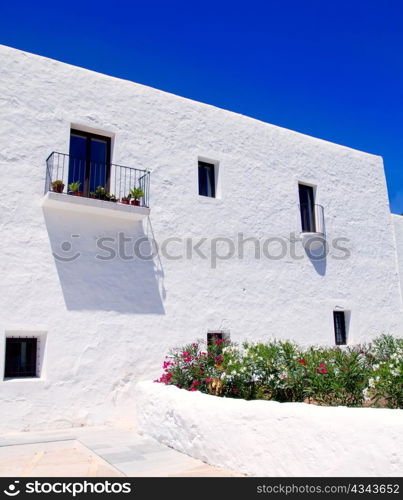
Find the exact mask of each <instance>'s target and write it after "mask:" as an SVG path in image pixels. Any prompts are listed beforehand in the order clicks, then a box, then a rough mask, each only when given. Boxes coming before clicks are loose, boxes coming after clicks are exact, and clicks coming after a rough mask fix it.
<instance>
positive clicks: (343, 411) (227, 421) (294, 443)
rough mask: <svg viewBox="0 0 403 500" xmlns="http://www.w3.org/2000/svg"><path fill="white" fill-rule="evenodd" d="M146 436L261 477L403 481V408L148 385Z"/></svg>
mask: <svg viewBox="0 0 403 500" xmlns="http://www.w3.org/2000/svg"><path fill="white" fill-rule="evenodd" d="M136 393H137V420H138V426H139V430H140V432H142V433H144V434H147V435H149V436H152V437H153V438H155V439H157V440H158V441H160V442H161V443H164V444H166V445H168V446H171V447H172V448H175V449H177V450H179V451H182V452H184V453H187V454H188V455H191V456H192V457H195V458H199V459H201V460H203V461H205V462H207V463H210V464H212V465H217V466H222V467H226V468H229V469H232V470H234V471H237V472H243V473H246V474H250V475H253V476H325V477H326V476H402V475H403V457H402V453H403V418H402V417H403V411H402V410H388V409H371V408H346V407H322V406H314V405H308V404H304V403H277V402H274V401H245V400H239V399H230V398H219V397H216V396H209V395H207V394H201V393H200V392H188V391H185V390H183V389H178V388H176V387H174V386H165V385H162V384H157V383H153V382H140V383H139V384H137V387H136Z"/></svg>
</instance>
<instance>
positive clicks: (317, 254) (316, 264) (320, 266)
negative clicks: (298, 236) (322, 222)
mask: <svg viewBox="0 0 403 500" xmlns="http://www.w3.org/2000/svg"><path fill="white" fill-rule="evenodd" d="M303 247H304V250H305V253H306V255H307V257H308V258H309V260H310V262H311V264H312V266H313V268H314V269H315V271H316V272H317V273H318V274H319V275H320V276H325V275H326V267H327V243H326V239H325V238H324V237H322V236H313V237H312V238H309V239H307V240H306V242H305V244H304V245H303Z"/></svg>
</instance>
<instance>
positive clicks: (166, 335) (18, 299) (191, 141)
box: [0, 46, 402, 431]
mask: <svg viewBox="0 0 403 500" xmlns="http://www.w3.org/2000/svg"><path fill="white" fill-rule="evenodd" d="M0 67H1V72H0V116H1V119H0V143H1V147H0V175H1V182H0V189H1V196H0V224H1V234H2V239H1V244H0V245H1V256H2V258H1V259H0V272H1V277H2V279H1V281H0V296H1V303H0V412H1V416H2V418H1V423H0V430H1V431H11V430H29V429H42V428H51V427H65V426H68V425H71V426H80V425H97V424H103V423H108V422H122V423H124V422H126V421H130V420H131V419H132V415H133V414H134V410H135V404H136V403H135V395H134V384H135V382H136V381H138V380H142V379H145V378H147V379H152V378H155V377H157V376H158V375H159V374H160V372H161V368H160V367H161V362H162V359H163V357H164V355H165V353H166V352H167V351H168V349H169V348H170V347H172V346H176V345H181V344H184V343H187V342H190V341H193V340H194V339H196V338H205V336H206V332H207V330H209V329H216V328H225V329H227V330H230V333H231V338H232V339H234V340H243V339H255V340H258V339H259V340H267V339H270V338H273V337H277V338H288V339H289V338H291V339H294V340H296V341H298V342H300V343H303V344H304V343H305V344H306V343H322V344H333V343H334V332H333V316H332V311H333V309H334V308H337V307H341V308H344V309H346V310H348V311H350V313H349V317H350V321H349V342H350V343H355V342H362V341H367V340H369V339H371V338H373V337H374V336H377V335H379V334H380V333H383V332H388V333H391V334H398V335H400V334H401V328H402V311H401V298H400V292H399V278H398V274H397V268H396V256H395V242H394V235H393V225H392V219H391V217H390V213H389V205H388V197H387V191H386V184H385V177H384V171H383V165H382V159H381V158H380V157H378V156H374V155H370V154H367V153H362V152H359V151H355V150H352V149H349V148H346V147H343V146H339V145H335V144H331V143H328V142H325V141H323V140H319V139H315V138H312V137H308V136H305V135H303V134H300V133H297V132H293V131H290V130H286V129H283V128H280V127H276V126H273V125H269V124H266V123H263V122H260V121H257V120H254V119H251V118H248V117H245V116H242V115H239V114H235V113H231V112H228V111H224V110H221V109H218V108H215V107H213V106H209V105H206V104H201V103H198V102H194V101H191V100H188V99H184V98H181V97H177V96H175V95H171V94H167V93H165V92H161V91H159V90H156V89H152V88H149V87H145V86H143V85H139V84H136V83H132V82H128V81H123V80H119V79H116V78H112V77H109V76H105V75H101V74H97V73H94V72H91V71H87V70H84V69H81V68H77V67H73V66H70V65H67V64H63V63H60V62H57V61H53V60H50V59H46V58H43V57H39V56H36V55H32V54H28V53H25V52H21V51H18V50H15V49H11V48H8V47H4V46H1V47H0ZM72 125H74V127H75V128H78V127H81V128H83V129H85V130H95V131H98V132H99V133H105V134H108V135H109V136H111V137H112V139H113V141H112V142H113V151H112V162H113V163H116V164H121V165H128V166H133V167H137V168H143V169H149V170H151V196H150V208H151V213H150V216H149V217H148V218H147V219H144V220H143V221H135V220H133V221H131V220H123V219H122V220H120V219H119V218H113V217H103V216H102V215H99V214H96V213H90V212H88V211H85V208H83V211H82V213H81V212H73V211H71V210H65V209H64V208H63V206H62V204H60V208H58V207H55V206H49V207H46V206H45V207H42V206H41V200H42V198H43V189H44V182H45V159H46V158H47V157H48V155H49V154H50V153H51V152H52V151H59V152H65V153H68V151H69V133H70V128H71V126H72ZM200 158H201V159H204V160H211V161H213V162H215V164H216V165H218V168H219V174H218V176H219V180H218V183H219V196H220V197H219V198H217V199H211V198H206V197H201V196H198V191H197V162H198V159H200ZM299 181H302V182H305V183H311V184H313V185H316V186H317V187H316V193H317V203H320V204H321V205H323V206H324V210H325V224H326V235H327V236H326V237H327V239H328V241H331V239H332V238H335V237H343V238H347V239H348V243H347V244H344V243H343V245H342V246H348V248H349V250H350V252H351V257H350V258H349V259H348V260H336V259H334V258H331V257H328V258H327V260H326V261H325V262H322V263H317V262H316V263H315V262H313V261H312V260H310V259H309V258H308V257H307V256H306V254H305V252H304V250H303V247H302V244H301V242H297V244H296V253H297V254H298V255H299V256H302V259H301V260H295V259H293V258H291V257H290V256H287V257H285V258H283V259H281V260H267V259H260V260H256V259H254V256H253V246H252V245H250V246H249V247H248V245H246V246H245V256H244V258H243V259H238V258H233V259H230V260H226V261H222V262H218V264H217V268H216V269H212V268H211V266H210V264H209V260H202V259H201V258H198V257H194V258H193V259H192V260H184V259H181V260H167V259H166V258H164V257H163V256H161V255H160V256H159V257H156V258H154V259H153V260H149V261H141V262H140V261H138V260H127V259H126V260H125V259H124V258H122V257H121V256H119V255H118V256H117V257H116V258H115V259H113V260H109V261H105V260H99V259H96V258H95V257H96V255H97V254H99V251H98V250H97V249H96V246H95V243H96V241H97V239H99V238H100V237H107V238H115V239H116V238H117V237H118V234H119V233H124V234H125V235H128V236H131V237H135V236H140V237H143V236H146V237H150V238H154V239H155V240H156V241H157V243H158V244H161V243H162V242H163V241H164V239H165V238H167V237H172V236H174V237H179V238H195V239H199V238H214V237H220V236H226V237H231V238H236V235H237V233H238V232H242V233H244V237H245V238H246V237H256V238H267V237H269V236H275V237H282V238H290V233H292V232H295V233H296V234H299V231H300V218H299V207H298V203H299V201H298V182H299ZM66 241H67V242H71V244H72V248H71V251H66V252H64V251H63V252H61V246H62V244H63V242H66ZM115 247H116V246H115ZM205 248H206V246H204V247H202V249H203V250H205ZM223 250H224V251H225V250H226V248H225V246H224V249H223ZM181 251H182V247H179V246H178V245H175V244H172V246H171V252H172V253H180V252H181ZM76 252H80V254H81V256H80V258H79V259H77V260H74V261H72V262H61V261H58V260H56V259H55V257H54V255H53V254H54V253H59V254H60V253H61V254H62V256H63V257H70V256H74V255H75V254H76ZM336 254H338V255H340V252H336ZM102 255H104V253H102ZM15 330H19V331H26V332H27V335H29V334H30V332H32V331H41V332H46V334H47V337H46V338H47V341H46V353H45V356H44V364H45V366H43V373H44V374H45V376H44V377H41V379H40V380H34V379H31V380H18V381H16V380H10V381H3V380H1V378H2V374H3V373H4V367H3V363H4V336H6V334H7V332H8V331H15Z"/></svg>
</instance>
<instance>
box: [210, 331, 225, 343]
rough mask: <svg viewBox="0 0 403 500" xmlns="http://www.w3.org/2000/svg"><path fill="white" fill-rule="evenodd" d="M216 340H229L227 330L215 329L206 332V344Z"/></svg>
mask: <svg viewBox="0 0 403 500" xmlns="http://www.w3.org/2000/svg"><path fill="white" fill-rule="evenodd" d="M216 340H229V331H227V330H225V331H223V330H221V331H220V330H216V331H211V332H208V333H207V345H211V344H213V343H214V342H215V341H216Z"/></svg>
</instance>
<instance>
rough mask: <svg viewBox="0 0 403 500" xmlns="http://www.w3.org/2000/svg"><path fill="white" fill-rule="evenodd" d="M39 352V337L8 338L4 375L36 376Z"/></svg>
mask: <svg viewBox="0 0 403 500" xmlns="http://www.w3.org/2000/svg"><path fill="white" fill-rule="evenodd" d="M37 353H38V339H37V338H14V337H12V338H6V359H5V370H4V377H5V378H17V377H36V376H37Z"/></svg>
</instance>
